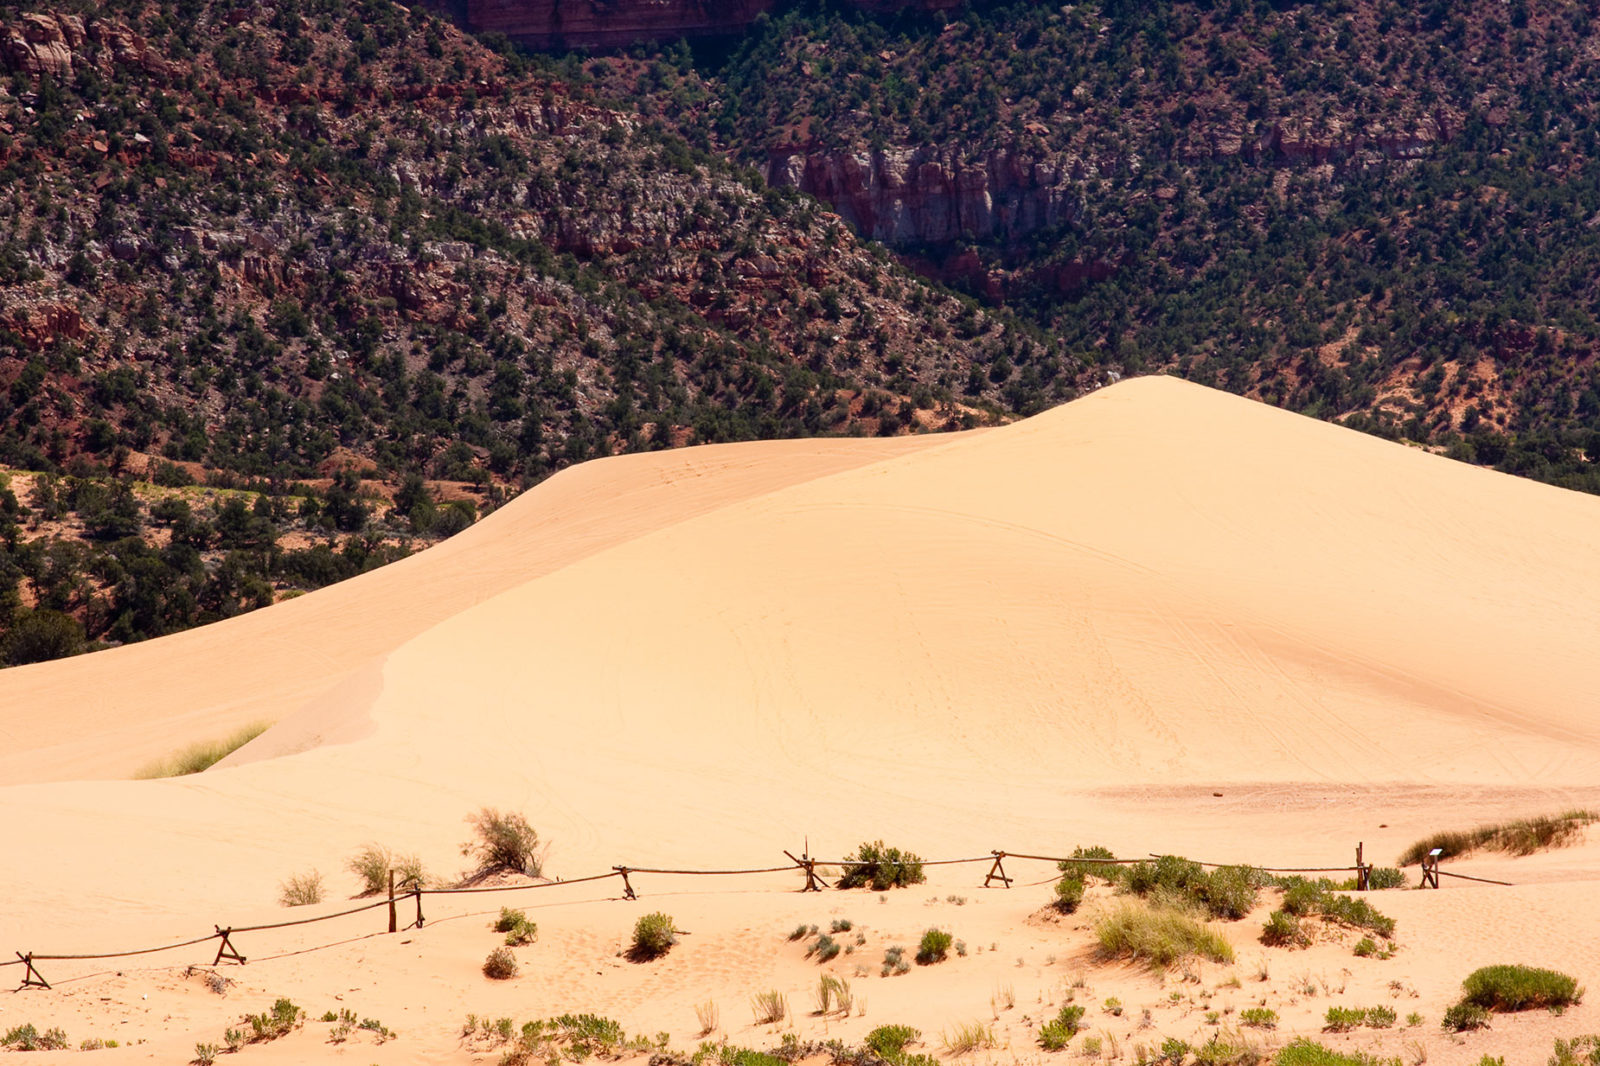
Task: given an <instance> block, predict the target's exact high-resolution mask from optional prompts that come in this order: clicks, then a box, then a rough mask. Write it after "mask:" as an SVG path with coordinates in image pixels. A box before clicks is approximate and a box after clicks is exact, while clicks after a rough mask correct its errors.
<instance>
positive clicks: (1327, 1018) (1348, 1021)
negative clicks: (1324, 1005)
mask: <svg viewBox="0 0 1600 1066" xmlns="http://www.w3.org/2000/svg"><path fill="white" fill-rule="evenodd" d="M1366 1017H1367V1012H1366V1011H1364V1010H1362V1009H1361V1008H1360V1007H1329V1008H1328V1013H1327V1014H1325V1015H1324V1016H1323V1020H1322V1029H1323V1032H1327V1033H1344V1032H1348V1031H1350V1030H1351V1029H1358V1028H1360V1026H1361V1023H1362V1022H1363V1021H1365V1020H1366Z"/></svg>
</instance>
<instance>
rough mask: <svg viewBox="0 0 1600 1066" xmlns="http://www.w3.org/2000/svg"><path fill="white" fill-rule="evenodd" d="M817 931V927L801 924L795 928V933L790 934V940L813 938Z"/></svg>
mask: <svg viewBox="0 0 1600 1066" xmlns="http://www.w3.org/2000/svg"><path fill="white" fill-rule="evenodd" d="M816 931H817V927H816V926H814V925H807V924H806V923H805V922H801V923H800V924H799V925H797V926H795V927H794V932H792V933H790V934H789V939H790V940H804V939H805V938H806V937H808V936H811V935H812V934H814V933H815V932H816Z"/></svg>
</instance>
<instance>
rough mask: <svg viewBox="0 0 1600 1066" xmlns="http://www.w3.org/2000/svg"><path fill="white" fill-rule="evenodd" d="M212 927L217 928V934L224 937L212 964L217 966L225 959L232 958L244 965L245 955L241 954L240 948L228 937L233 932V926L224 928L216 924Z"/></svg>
mask: <svg viewBox="0 0 1600 1066" xmlns="http://www.w3.org/2000/svg"><path fill="white" fill-rule="evenodd" d="M211 928H213V929H215V930H216V931H217V935H218V936H220V937H221V938H222V943H220V944H218V945H217V957H216V958H214V959H212V960H211V965H213V966H215V965H217V963H219V962H221V961H222V960H223V959H232V960H233V961H234V962H237V963H238V964H239V965H240V966H243V965H244V956H243V955H241V954H239V949H238V948H236V947H234V946H233V941H232V940H229V939H228V937H229V936H230V935H231V934H232V933H233V927H232V926H229V927H228V928H226V929H224V928H222V926H220V925H214V926H212V927H211Z"/></svg>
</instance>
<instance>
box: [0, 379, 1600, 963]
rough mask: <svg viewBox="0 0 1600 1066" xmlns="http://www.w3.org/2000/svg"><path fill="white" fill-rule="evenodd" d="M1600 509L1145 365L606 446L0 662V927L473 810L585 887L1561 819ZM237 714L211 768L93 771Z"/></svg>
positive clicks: (78, 913) (175, 903) (434, 826)
mask: <svg viewBox="0 0 1600 1066" xmlns="http://www.w3.org/2000/svg"><path fill="white" fill-rule="evenodd" d="M1597 528H1600V499H1595V498H1592V497H1587V496H1580V495H1578V494H1574V493H1568V492H1563V491H1560V490H1557V489H1553V488H1549V487H1547V486H1542V485H1537V484H1533V483H1530V482H1525V481H1520V480H1517V479H1513V478H1510V477H1505V476H1502V475H1498V474H1494V473H1490V472H1486V471H1483V470H1479V469H1474V468H1470V467H1467V466H1464V465H1461V464H1457V463H1453V462H1450V461H1447V460H1444V459H1442V458H1439V457H1436V456H1432V455H1428V454H1424V453H1422V452H1420V451H1416V450H1412V449H1408V448H1404V447H1401V446H1398V445H1394V444H1390V443H1386V442H1383V441H1380V440H1376V439H1374V438H1371V437H1367V436H1363V435H1361V434H1357V433H1354V432H1350V431H1346V430H1343V429H1340V428H1338V427H1335V426H1330V425H1327V424H1323V423H1319V422H1315V421H1312V420H1309V419H1305V418H1301V417H1298V416H1295V415H1291V414H1287V413H1284V412H1282V411H1278V410H1275V409H1272V408H1268V407H1265V406H1263V405H1260V404H1256V403H1253V402H1250V401H1247V400H1243V399H1240V398H1237V397H1233V396H1230V395H1226V394H1223V393H1218V392H1213V391H1209V390H1206V389H1203V388H1200V387H1197V386H1194V385H1190V384H1186V383H1183V382H1180V381H1177V380H1175V379H1170V378H1144V379H1137V380H1132V381H1127V382H1124V383H1121V384H1119V385H1116V386H1113V387H1111V388H1108V389H1105V390H1102V391H1101V392H1098V393H1096V394H1094V395H1091V396H1089V397H1087V398H1085V399H1083V400H1080V401H1077V402H1075V403H1072V404H1069V405H1066V406H1064V407H1061V408H1058V409H1056V410H1053V411H1050V412H1047V413H1045V414H1043V415H1040V416H1038V417H1036V418H1033V419H1030V420H1028V421H1025V422H1022V423H1018V424H1015V425H1012V426H1008V427H1005V428H1001V429H995V430H988V431H982V432H977V433H971V434H958V435H950V436H941V437H921V438H915V439H909V440H897V441H888V442H883V441H827V442H817V441H806V442H769V443H759V444H749V445H734V446H724V447H718V448H709V449H697V450H691V451H686V452H674V453H661V454H655V455H646V456H630V457H624V458H619V459H614V460H605V461H602V462H599V463H593V464H588V465H585V466H583V467H580V468H577V469H575V470H572V471H568V472H566V473H564V474H562V475H560V476H558V477H557V478H554V479H552V480H551V481H550V482H549V483H547V484H546V485H543V486H541V487H540V488H538V489H536V490H534V491H533V492H530V493H528V494H526V495H525V496H524V497H522V498H521V499H519V500H517V501H516V502H515V503H513V504H512V505H510V506H508V507H506V508H504V509H503V510H502V511H500V512H499V513H497V514H495V515H493V516H491V517H490V518H488V519H486V520H485V521H484V522H483V523H481V524H480V525H479V526H477V527H475V528H474V529H472V530H470V531H468V532H467V533H464V534H462V535H461V536H460V537H457V538H455V539H453V540H451V541H450V542H448V543H446V544H445V545H443V546H441V547H439V548H436V549H433V550H431V551H428V552H426V553H423V554H421V555H419V556H417V557H415V558H413V559H410V560H407V561H405V562H403V563H401V564H398V565H396V566H392V567H388V568H385V569H384V570H381V571H379V572H376V573H373V574H370V575H367V576H365V577H363V578H360V579H358V580H355V581H351V582H348V583H345V584H343V585H340V586H336V587H334V588H331V589H327V590H324V591H322V592H318V593H315V594H312V595H309V596H306V597H303V598H301V599H299V600H296V601H293V602H291V603H288V604H284V605H280V606H278V607H274V608H270V609H268V610H266V611H262V612H259V613H257V614H254V615H250V616H247V617H245V618H242V619H239V620H235V621H233V622H229V623H225V624H223V625H219V626H214V627H210V628H208V629H205V630H201V631H198V632H195V633H189V634H184V635H182V636H179V637H174V638H170V639H166V640H160V641H154V642H151V643H150V644H147V645H140V646H136V647H130V648H126V649H119V650H117V651H114V652H109V653H104V654H101V655H96V656H91V657H86V658H83V659H80V660H72V661H67V662H61V663H52V664H45V665H42V666H38V667H29V668H25V669H22V670H15V671H8V672H6V673H5V674H3V675H0V736H4V737H6V738H7V746H6V752H5V754H4V755H3V756H0V780H4V781H7V782H9V783H10V785H9V787H5V788H3V789H0V846H4V847H5V848H6V849H7V851H8V853H11V854H27V855H30V856H33V857H35V861H33V862H32V863H31V864H30V867H29V869H28V870H27V871H26V872H24V871H22V870H20V869H17V868H10V869H8V870H6V871H4V872H0V891H3V892H4V893H5V895H6V896H7V898H8V899H10V900H12V901H13V902H14V904H15V908H16V909H15V910H13V912H12V913H10V914H6V915H0V947H7V945H9V944H10V943H11V941H12V940H13V939H19V940H20V938H21V937H22V936H23V934H24V933H26V934H27V937H28V938H29V940H30V942H34V941H39V942H42V938H45V937H52V938H54V939H53V940H52V943H55V944H63V943H65V944H69V945H70V944H75V943H85V942H89V941H90V940H93V939H94V938H96V937H101V938H103V936H104V935H105V933H106V930H107V929H109V928H112V927H117V928H127V929H128V930H129V932H128V934H127V935H132V932H131V928H132V924H137V925H138V927H139V928H141V929H147V930H151V931H153V932H161V931H171V932H172V933H173V934H174V935H176V934H177V933H179V932H182V931H183V930H185V929H188V928H190V927H192V926H193V924H194V917H193V916H194V915H196V914H200V913H204V914H208V915H209V914H212V913H216V912H219V911H220V910H221V909H224V908H227V909H228V910H229V912H230V913H232V914H235V915H237V914H241V913H245V912H254V913H270V906H271V900H272V896H273V894H274V886H275V885H276V882H277V880H278V879H279V878H281V877H283V876H285V875H287V874H288V873H290V872H293V871H294V870H298V869H303V868H308V867H310V866H317V867H319V868H321V869H323V870H325V871H332V870H336V869H337V868H338V867H339V863H340V861H341V859H342V857H343V856H345V855H347V854H348V853H349V852H350V851H351V850H352V849H353V848H354V847H355V846H357V845H358V844H360V843H363V842H365V841H367V840H369V839H377V840H382V841H384V842H386V843H389V844H391V845H392V846H396V847H400V848H403V849H406V850H417V851H420V852H421V853H422V854H423V856H424V858H425V860H426V861H427V862H428V863H429V864H430V865H432V866H434V867H435V868H436V869H438V868H443V869H446V870H450V869H453V867H454V865H458V864H459V860H458V859H456V858H455V857H454V855H455V846H456V845H457V844H458V843H459V842H460V840H461V838H462V836H463V827H462V817H463V815H464V814H465V813H466V812H467V811H470V810H473V809H475V808H477V807H479V806H481V805H484V804H494V805H503V806H512V807H516V808H519V809H521V810H523V811H525V812H526V813H527V814H528V816H529V817H530V818H531V819H532V820H533V821H534V823H535V824H536V825H538V826H539V827H540V828H541V830H542V831H544V832H545V834H546V835H547V837H548V838H549V839H550V840H551V842H552V849H553V850H552V855H551V864H552V868H553V869H554V870H555V872H557V873H560V874H565V875H567V876H573V875H578V874H583V873H587V872H589V871H590V870H592V869H596V868H598V869H604V868H606V867H608V866H610V865H611V864H612V863H613V862H620V861H628V862H631V863H633V864H655V863H665V864H669V865H670V864H675V863H682V862H684V861H688V860H693V861H695V862H706V863H720V862H728V863H735V864H744V863H747V862H749V861H752V860H771V859H773V858H776V857H777V849H779V848H781V847H784V846H791V847H792V846H796V845H798V844H799V843H800V841H801V839H802V838H804V837H806V836H807V835H809V837H810V839H811V841H812V844H813V847H814V850H821V851H823V852H824V853H826V852H830V851H831V852H841V851H844V850H846V849H847V848H848V847H849V846H850V845H852V844H854V843H855V842H857V841H859V840H861V839H863V838H871V837H880V836H881V837H886V838H891V839H894V840H900V841H906V842H913V843H915V844H916V845H917V846H918V847H919V848H920V849H922V850H924V852H931V853H936V854H981V853H983V852H985V851H987V850H988V849H989V848H991V847H1002V846H1003V847H1009V848H1011V849H1013V850H1018V849H1022V848H1027V847H1043V846H1045V843H1046V842H1049V841H1055V842H1059V845H1060V846H1064V847H1070V846H1071V845H1072V844H1074V843H1081V842H1088V841H1102V842H1105V843H1108V844H1110V845H1112V846H1114V847H1116V848H1118V849H1119V850H1123V849H1128V850H1136V851H1142V850H1150V849H1160V850H1169V849H1171V850H1176V849H1197V850H1198V849H1207V850H1208V851H1209V854H1207V855H1204V856H1202V857H1207V858H1210V857H1212V856H1214V855H1218V853H1223V854H1220V856H1219V857H1220V859H1223V860H1228V861H1233V860H1253V861H1266V860H1272V861H1278V862H1289V861H1327V860H1335V859H1338V860H1342V859H1346V858H1348V856H1347V855H1346V852H1347V851H1348V849H1349V847H1350V846H1351V845H1353V843H1354V841H1355V840H1356V839H1364V840H1366V841H1368V842H1369V845H1371V846H1374V847H1382V848H1384V849H1397V848H1398V846H1399V845H1400V844H1403V843H1405V842H1407V841H1409V839H1411V838H1412V837H1413V836H1415V835H1418V833H1420V832H1422V831H1426V830H1427V829H1431V828H1436V827H1437V826H1438V825H1439V824H1441V823H1440V822H1437V821H1434V819H1438V818H1446V819H1448V818H1461V817H1468V816H1470V815H1472V814H1473V813H1474V812H1476V811H1485V812H1488V811H1497V810H1501V809H1504V808H1506V807H1519V808H1521V809H1539V808H1542V807H1547V806H1551V805H1561V804H1565V803H1568V802H1573V801H1589V800H1592V799H1594V798H1595V796H1596V794H1597V789H1596V786H1597V785H1600V716H1597V715H1596V714H1595V713H1594V711H1595V705H1594V700H1595V696H1594V693H1595V691H1596V687H1595V684H1594V679H1593V668H1594V649H1595V648H1596V647H1597V646H1600V609H1597V607H1596V604H1600V542H1597V541H1596V539H1595V536H1594V531H1595V530H1596V529H1597ZM257 718H270V719H274V720H277V721H279V723H280V724H279V725H278V726H277V727H275V728H274V729H273V730H270V731H269V732H268V733H267V734H266V735H265V736H263V737H262V738H260V739H259V740H258V741H256V742H254V743H252V744H251V745H249V746H247V747H246V748H245V749H243V750H242V751H241V752H240V753H238V754H237V755H236V756H235V757H234V758H233V759H231V760H229V763H230V764H231V765H226V766H223V767H219V768H217V769H215V770H213V771H211V772H208V773H206V774H203V775H199V776H197V777H195V778H189V779H181V780H175V781H159V782H127V781H118V780H111V779H110V778H114V777H117V776H120V775H123V774H126V773H127V772H128V771H129V770H131V769H132V768H133V767H134V766H136V765H137V764H139V763H140V762H143V761H145V760H146V759H148V758H151V757H153V756H155V755H159V754H162V753H163V752H165V751H167V750H170V749H171V748H173V747H178V746H181V745H182V744H183V743H185V742H187V741H189V740H194V739H204V738H207V737H209V736H213V735H218V734H220V733H222V732H225V731H226V730H227V728H229V727H230V726H232V725H235V724H237V723H239V722H241V721H247V720H252V719H257ZM82 778H101V780H74V779H82ZM1213 792H1218V793H1222V794H1223V795H1222V796H1220V797H1214V796H1213V795H1212V794H1213ZM1380 822H1381V823H1382V828H1379V823H1380ZM1443 824H1448V822H1446V823H1443ZM64 841H67V842H71V841H76V842H80V843H87V844H89V845H90V846H91V847H92V850H93V853H94V855H95V856H96V860H97V861H96V862H95V863H94V864H93V865H92V866H91V867H90V868H88V869H85V868H82V864H81V863H80V861H79V854H80V852H79V851H78V850H75V849H73V848H72V847H68V846H64V845H63V842H64ZM152 855H153V856H157V857H158V858H157V859H156V860H154V861H152V860H151V858H150V856H152ZM1585 856H1586V857H1585V858H1584V859H1583V861H1582V862H1581V863H1579V864H1578V865H1577V866H1572V865H1570V864H1569V865H1568V866H1566V867H1551V869H1552V870H1557V869H1559V870H1560V873H1559V878H1560V879H1562V880H1566V881H1571V880H1572V879H1574V878H1588V877H1593V876H1595V874H1596V872H1597V871H1596V863H1597V861H1600V860H1597V859H1596V857H1595V856H1594V855H1593V854H1592V853H1587V852H1586V853H1585ZM1380 857H1386V856H1383V855H1381V854H1380ZM1041 876H1043V875H1042V874H1041ZM1551 876H1558V875H1556V874H1552V875H1551ZM66 883H71V884H73V885H74V886H75V887H76V889H77V890H78V891H79V892H80V893H82V895H80V896H77V897H75V898H74V899H72V900H65V899H63V898H62V892H61V888H60V886H61V885H62V884H66ZM1563 898H1565V897H1563ZM113 900H114V901H118V902H117V903H116V904H115V905H114V906H113V905H110V904H109V903H108V901H113ZM130 919H137V922H136V923H131V922H130ZM211 920H213V919H211V918H207V919H206V921H211ZM240 920H242V919H240ZM1424 924H1426V922H1425V921H1424Z"/></svg>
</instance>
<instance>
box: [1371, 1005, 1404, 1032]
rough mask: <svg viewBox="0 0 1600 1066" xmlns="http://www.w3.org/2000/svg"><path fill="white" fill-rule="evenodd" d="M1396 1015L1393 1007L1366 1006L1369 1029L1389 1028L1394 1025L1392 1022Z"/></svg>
mask: <svg viewBox="0 0 1600 1066" xmlns="http://www.w3.org/2000/svg"><path fill="white" fill-rule="evenodd" d="M1396 1017H1398V1016H1397V1015H1396V1014H1395V1012H1394V1008H1393V1007H1385V1006H1377V1007H1368V1008H1367V1028H1369V1029H1389V1028H1392V1027H1393V1026H1394V1022H1395V1018H1396Z"/></svg>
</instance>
